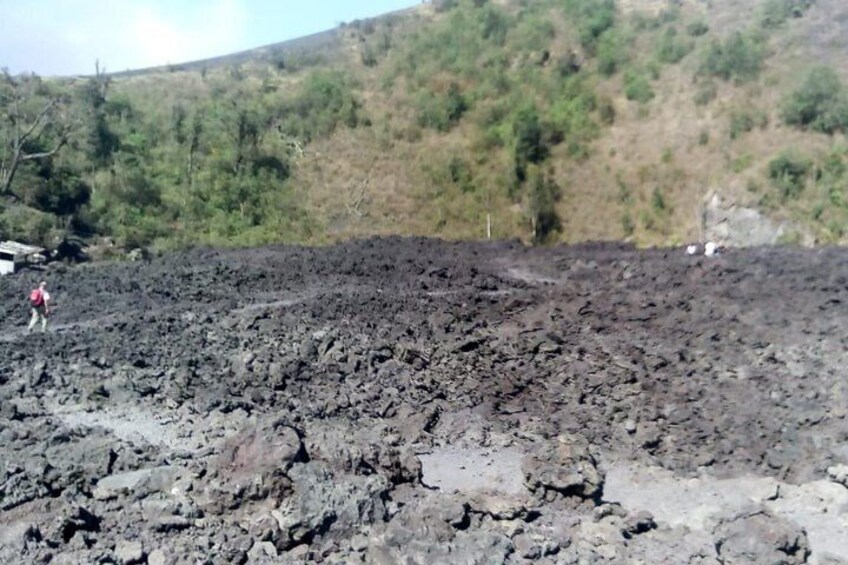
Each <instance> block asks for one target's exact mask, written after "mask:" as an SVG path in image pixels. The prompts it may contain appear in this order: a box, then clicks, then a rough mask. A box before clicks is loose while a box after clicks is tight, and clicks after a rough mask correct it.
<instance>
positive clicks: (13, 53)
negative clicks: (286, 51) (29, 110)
mask: <svg viewBox="0 0 848 565" xmlns="http://www.w3.org/2000/svg"><path fill="white" fill-rule="evenodd" d="M420 3H421V0H0V67H6V68H8V69H9V71H11V72H12V73H13V74H17V73H21V72H35V73H37V74H39V75H42V76H56V75H77V74H93V73H94V68H95V61H99V62H100V67H101V70H102V69H104V68H105V69H106V70H107V71H124V70H127V69H138V68H144V67H152V66H158V65H166V64H171V63H183V62H188V61H194V60H197V59H205V58H208V57H216V56H218V55H226V54H228V53H233V52H237V51H243V50H245V49H251V48H253V47H259V46H262V45H267V44H269V43H276V42H278V41H285V40H287V39H293V38H296V37H302V36H304V35H308V34H310V33H315V32H319V31H323V30H326V29H330V28H333V27H335V26H337V25H339V24H341V23H344V22H351V21H353V20H356V19H363V18H367V17H372V16H377V15H380V14H384V13H387V12H391V11H393V10H399V9H402V8H408V7H410V6H415V5H417V4H420Z"/></svg>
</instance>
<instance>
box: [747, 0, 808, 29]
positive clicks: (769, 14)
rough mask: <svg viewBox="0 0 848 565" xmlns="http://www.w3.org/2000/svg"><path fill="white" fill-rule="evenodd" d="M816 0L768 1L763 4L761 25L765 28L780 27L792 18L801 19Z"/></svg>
mask: <svg viewBox="0 0 848 565" xmlns="http://www.w3.org/2000/svg"><path fill="white" fill-rule="evenodd" d="M813 2H815V0H766V2H765V4H763V8H762V15H761V17H760V25H762V26H763V27H764V28H776V27H780V26H781V25H783V24H784V23H786V20H788V19H790V18H800V17H801V16H803V15H804V12H806V11H807V9H808V8H809V7H810V6H812V5H813Z"/></svg>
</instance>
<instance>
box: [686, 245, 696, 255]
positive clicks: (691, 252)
mask: <svg viewBox="0 0 848 565" xmlns="http://www.w3.org/2000/svg"><path fill="white" fill-rule="evenodd" d="M696 253H698V246H697V245H690V246H688V247H687V248H686V255H695V254H696Z"/></svg>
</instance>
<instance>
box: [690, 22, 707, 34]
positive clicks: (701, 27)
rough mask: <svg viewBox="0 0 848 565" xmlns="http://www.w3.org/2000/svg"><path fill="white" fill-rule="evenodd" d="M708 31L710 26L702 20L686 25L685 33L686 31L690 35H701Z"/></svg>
mask: <svg viewBox="0 0 848 565" xmlns="http://www.w3.org/2000/svg"><path fill="white" fill-rule="evenodd" d="M708 31H710V26H708V25H707V23H706V22H704V21H703V20H698V21H695V22H692V23H691V24H689V25H688V26H686V33H688V34H689V35H691V36H692V37H700V36H702V35H706V34H707V32H708Z"/></svg>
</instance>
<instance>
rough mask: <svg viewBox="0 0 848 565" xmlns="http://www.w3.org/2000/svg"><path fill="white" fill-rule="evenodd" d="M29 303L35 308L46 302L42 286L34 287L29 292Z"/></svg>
mask: <svg viewBox="0 0 848 565" xmlns="http://www.w3.org/2000/svg"><path fill="white" fill-rule="evenodd" d="M29 303H30V304H32V307H33V308H37V307H39V306H41V305H42V304H44V293H43V292H41V289H40V288H34V289H32V292H30V293H29Z"/></svg>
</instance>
